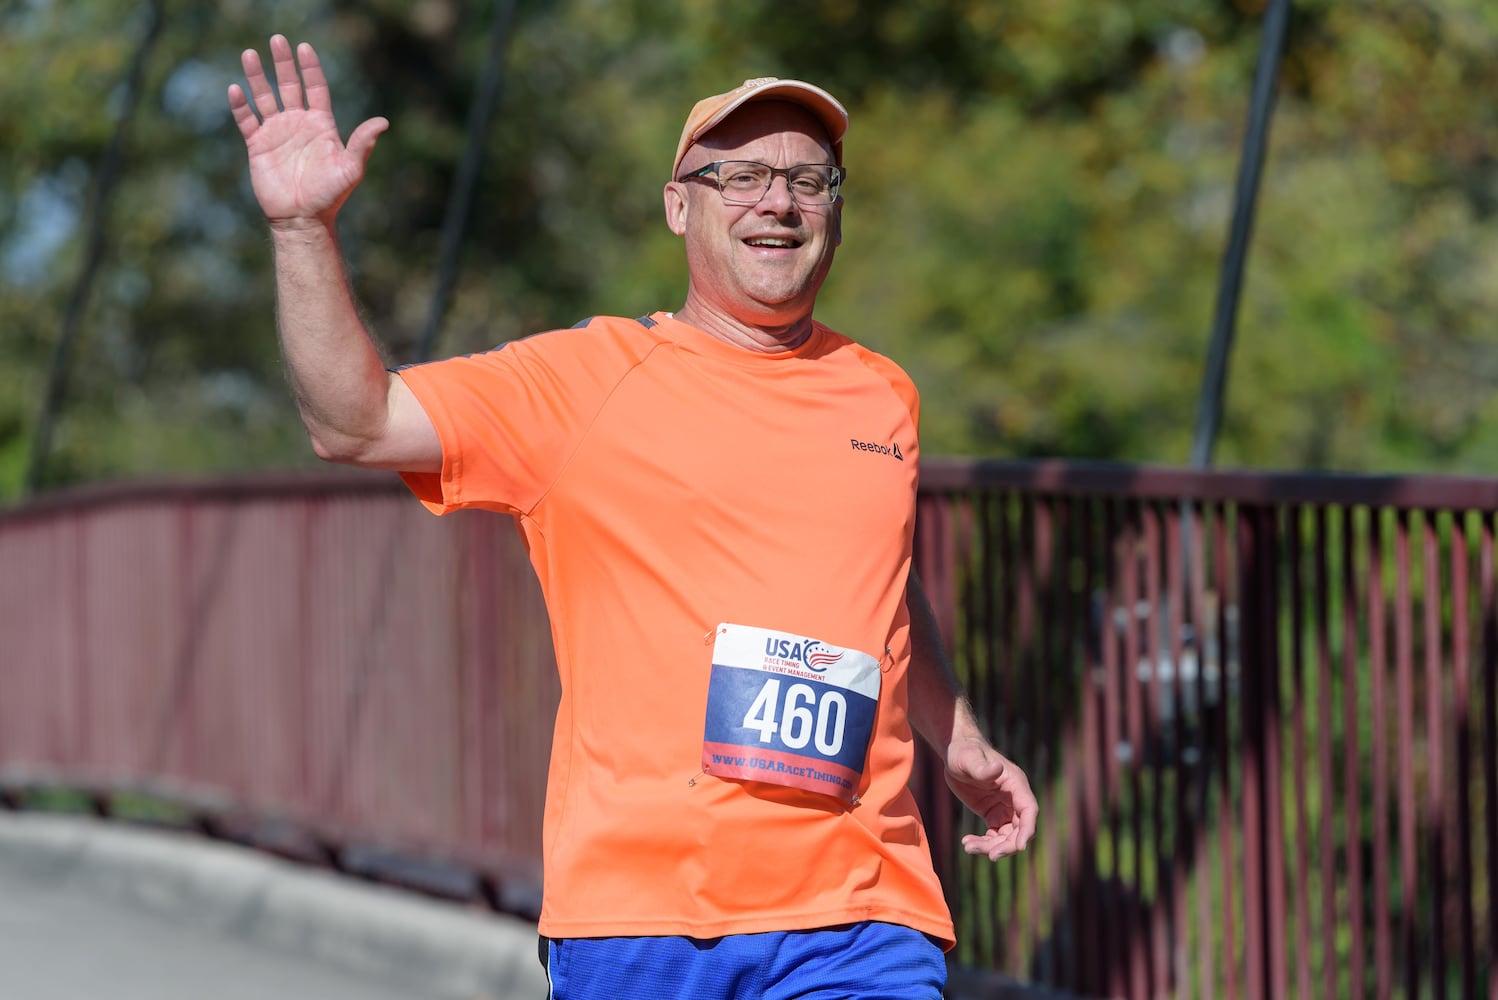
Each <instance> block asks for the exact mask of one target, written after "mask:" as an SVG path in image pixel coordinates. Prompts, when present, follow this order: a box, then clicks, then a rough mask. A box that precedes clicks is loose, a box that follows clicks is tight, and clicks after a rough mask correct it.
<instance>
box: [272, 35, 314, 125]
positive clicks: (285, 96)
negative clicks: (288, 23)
mask: <svg viewBox="0 0 1498 1000" xmlns="http://www.w3.org/2000/svg"><path fill="white" fill-rule="evenodd" d="M302 47H303V48H305V49H307V50H308V51H311V48H312V46H310V45H306V44H304V45H303V46H302ZM270 57H271V59H272V60H273V61H274V62H275V64H276V86H277V87H278V88H279V89H280V91H281V107H283V108H298V109H300V108H301V107H302V78H301V77H300V76H298V75H297V71H296V60H295V59H294V58H293V57H292V55H291V43H290V42H288V41H287V40H286V36H285V35H272V36H271V40H270ZM314 58H316V57H314Z"/></svg>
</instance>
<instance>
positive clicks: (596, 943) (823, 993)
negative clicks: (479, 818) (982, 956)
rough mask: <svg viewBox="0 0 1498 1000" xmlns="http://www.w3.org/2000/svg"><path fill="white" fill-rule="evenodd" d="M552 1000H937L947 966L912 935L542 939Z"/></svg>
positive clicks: (842, 932)
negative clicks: (668, 999) (674, 999)
mask: <svg viewBox="0 0 1498 1000" xmlns="http://www.w3.org/2000/svg"><path fill="white" fill-rule="evenodd" d="M541 950H542V955H543V957H544V961H545V964H546V975H547V979H548V980H549V981H550V983H551V993H550V994H549V996H550V1000H662V998H664V997H690V998H691V1000H793V998H794V1000H876V998H877V1000H941V995H942V988H943V987H944V986H945V985H946V981H947V964H946V959H945V958H944V956H943V955H942V950H941V946H940V945H938V944H937V943H936V942H935V941H933V940H931V939H930V938H928V937H927V936H926V935H924V934H922V933H921V932H920V931H916V930H911V929H910V928H908V927H900V926H897V925H895V924H885V923H875V922H867V923H860V924H847V925H845V926H841V927H828V928H823V929H820V930H809V931H775V932H772V933H768V934H734V935H729V936H728V937H720V938H708V939H705V940H699V939H697V938H686V937H612V938H560V939H547V938H542V939H541Z"/></svg>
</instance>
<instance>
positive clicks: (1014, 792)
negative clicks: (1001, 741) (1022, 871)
mask: <svg viewBox="0 0 1498 1000" xmlns="http://www.w3.org/2000/svg"><path fill="white" fill-rule="evenodd" d="M947 786H948V787H949V788H951V789H952V792H953V794H955V795H956V796H957V798H959V799H960V800H962V803H963V805H965V806H967V807H968V808H969V809H971V810H972V811H973V812H975V813H977V814H978V815H979V816H980V817H982V819H983V822H984V824H985V825H986V827H987V829H986V830H985V831H984V832H983V833H981V834H968V835H967V836H965V837H963V838H962V849H963V850H964V851H966V852H967V853H968V854H986V855H988V859H989V860H990V861H997V860H999V859H1000V858H1002V857H1006V856H1008V855H1010V854H1016V853H1018V852H1020V851H1023V850H1024V849H1025V847H1026V845H1028V844H1029V843H1030V838H1031V837H1033V836H1034V835H1035V822H1036V818H1037V814H1038V813H1039V806H1038V804H1037V803H1036V801H1035V794H1034V793H1033V792H1032V791H1031V790H1030V779H1028V778H1026V777H1025V772H1024V771H1022V770H1020V769H1019V768H1018V767H1017V766H1015V764H1014V763H1013V762H1012V761H1010V760H1008V759H1006V758H1005V757H1004V755H1003V754H1001V753H999V752H998V751H997V750H995V749H994V748H993V747H991V746H989V745H988V743H987V741H985V740H980V739H965V740H960V741H958V742H956V743H954V744H953V745H952V747H951V748H949V749H948V751H947Z"/></svg>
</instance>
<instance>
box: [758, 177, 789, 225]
mask: <svg viewBox="0 0 1498 1000" xmlns="http://www.w3.org/2000/svg"><path fill="white" fill-rule="evenodd" d="M754 207H755V208H756V209H758V210H759V211H760V212H762V213H764V214H766V215H792V214H794V213H795V212H796V211H797V210H798V208H799V206H798V205H797V203H796V199H795V198H794V197H792V196H791V179H790V178H789V177H787V176H786V175H785V174H776V175H773V176H771V177H770V186H769V187H768V188H766V189H765V193H764V197H762V198H760V200H759V203H758V204H756V205H755V206H754Z"/></svg>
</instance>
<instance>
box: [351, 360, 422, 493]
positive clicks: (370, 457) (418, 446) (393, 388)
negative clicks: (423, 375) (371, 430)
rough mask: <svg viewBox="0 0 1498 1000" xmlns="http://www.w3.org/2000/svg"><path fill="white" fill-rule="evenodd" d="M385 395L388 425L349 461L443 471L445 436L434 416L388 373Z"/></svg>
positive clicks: (379, 466) (404, 469)
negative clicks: (442, 434)
mask: <svg viewBox="0 0 1498 1000" xmlns="http://www.w3.org/2000/svg"><path fill="white" fill-rule="evenodd" d="M389 378H390V381H389V385H388V387H387V389H386V397H385V413H386V419H385V428H384V432H383V433H382V434H381V435H380V436H379V437H378V438H376V439H374V440H372V441H369V442H367V443H366V444H365V445H364V447H363V448H362V449H360V452H359V454H358V455H357V456H354V458H353V459H352V461H351V462H350V463H349V464H352V465H358V466H361V467H363V468H366V469H390V470H392V471H395V472H441V471H442V440H441V439H440V438H439V437H438V436H437V428H436V426H435V425H434V424H433V423H432V418H431V417H430V416H429V415H428V414H427V411H426V410H425V409H424V408H423V407H422V405H421V402H420V400H418V399H417V398H416V394H415V393H414V392H412V391H411V387H410V386H408V385H406V383H405V380H404V379H402V378H401V377H400V376H399V375H397V374H396V373H395V372H390V373H389Z"/></svg>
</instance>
